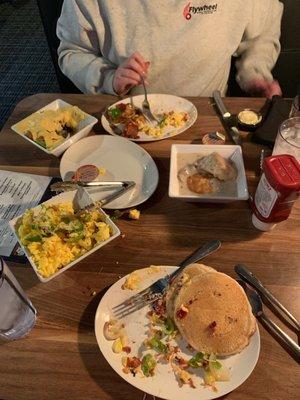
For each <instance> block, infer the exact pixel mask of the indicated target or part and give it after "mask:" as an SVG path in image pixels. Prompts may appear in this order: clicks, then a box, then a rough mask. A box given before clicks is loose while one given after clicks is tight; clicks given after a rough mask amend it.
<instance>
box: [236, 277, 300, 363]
mask: <svg viewBox="0 0 300 400" xmlns="http://www.w3.org/2000/svg"><path fill="white" fill-rule="evenodd" d="M238 283H239V284H240V285H241V286H242V288H243V289H244V291H245V293H246V296H247V297H248V300H249V303H250V305H251V308H252V313H253V315H254V316H255V318H257V319H258V320H260V322H262V323H263V324H264V325H265V326H267V327H268V329H269V330H270V331H271V332H273V334H274V335H275V336H276V337H277V338H279V340H280V341H281V342H283V343H284V345H285V348H287V349H288V350H289V353H290V354H291V355H292V356H293V357H294V358H295V359H296V361H297V362H298V363H299V362H300V347H299V345H298V344H297V343H296V342H295V341H294V340H293V339H292V338H291V337H290V336H289V335H288V334H287V333H285V332H284V331H283V330H282V329H281V328H280V327H279V326H278V325H276V324H275V322H273V321H272V320H271V319H270V318H269V317H268V316H267V315H266V314H265V313H264V310H263V304H262V301H261V298H260V296H259V294H258V293H257V292H256V290H255V289H253V288H252V287H251V286H249V285H248V284H247V283H246V282H245V281H244V280H238Z"/></svg>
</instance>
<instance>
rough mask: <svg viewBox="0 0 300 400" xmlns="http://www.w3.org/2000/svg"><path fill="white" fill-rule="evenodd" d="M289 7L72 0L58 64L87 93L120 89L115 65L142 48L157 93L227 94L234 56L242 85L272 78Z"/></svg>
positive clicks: (227, 0)
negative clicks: (116, 86) (115, 80)
mask: <svg viewBox="0 0 300 400" xmlns="http://www.w3.org/2000/svg"><path fill="white" fill-rule="evenodd" d="M282 10H283V5H282V4H281V3H280V2H279V1H278V0H193V1H192V2H189V1H188V0H65V1H64V5H63V9H62V14H61V16H60V18H59V20H58V25H57V35H58V37H59V39H60V41H61V43H60V46H59V49H58V55H59V65H60V67H61V69H62V71H63V72H64V74H65V75H67V76H68V77H69V78H70V79H71V80H72V81H73V82H74V84H75V85H76V86H77V87H78V88H79V89H80V90H81V91H83V92H85V93H110V94H114V90H113V85H112V82H113V78H114V73H115V71H116V68H117V67H118V66H119V65H120V63H121V62H122V61H124V59H126V58H127V57H129V56H130V55H131V54H132V53H134V52H136V51H138V52H139V53H140V54H141V55H142V56H143V57H144V58H145V60H149V61H150V62H151V65H150V69H149V75H148V81H149V83H150V85H149V91H150V92H156V93H172V94H176V95H180V96H211V94H212V92H213V90H215V89H219V90H220V91H221V92H222V94H223V95H224V94H225V93H226V88H227V80H228V75H229V70H230V62H231V56H232V55H234V54H236V55H238V56H240V58H239V60H238V61H237V69H238V73H237V81H238V83H239V84H240V86H241V87H242V88H246V87H247V83H249V81H250V80H252V79H253V78H255V77H259V78H265V79H267V80H272V79H273V78H272V74H271V70H272V68H273V66H274V64H275V62H276V60H277V57H278V54H279V51H280V44H279V37H280V22H281V15H282ZM141 91H142V90H141V87H137V88H134V89H133V90H132V92H133V93H140V92H141Z"/></svg>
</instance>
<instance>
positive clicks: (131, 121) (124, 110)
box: [106, 103, 189, 139]
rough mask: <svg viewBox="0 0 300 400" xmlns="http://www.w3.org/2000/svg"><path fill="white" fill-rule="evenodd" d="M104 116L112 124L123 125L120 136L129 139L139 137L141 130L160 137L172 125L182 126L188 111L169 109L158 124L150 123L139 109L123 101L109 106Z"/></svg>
mask: <svg viewBox="0 0 300 400" xmlns="http://www.w3.org/2000/svg"><path fill="white" fill-rule="evenodd" d="M106 117H107V118H108V121H109V122H111V123H113V124H121V125H123V129H122V136H124V137H128V138H131V139H139V133H142V132H143V133H145V134H146V135H149V136H152V137H160V136H162V135H163V134H165V133H166V131H167V130H168V129H170V128H172V127H173V128H180V127H182V126H184V125H185V123H186V122H187V121H188V119H189V115H188V113H186V112H184V111H169V112H164V113H163V114H162V121H161V122H160V123H159V124H150V123H149V122H148V121H147V120H146V118H145V116H144V115H143V113H142V111H141V110H140V109H138V108H137V107H135V106H134V105H132V104H125V103H120V104H117V105H116V106H115V107H111V108H109V109H108V111H107V112H106Z"/></svg>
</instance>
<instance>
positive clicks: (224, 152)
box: [169, 144, 249, 203]
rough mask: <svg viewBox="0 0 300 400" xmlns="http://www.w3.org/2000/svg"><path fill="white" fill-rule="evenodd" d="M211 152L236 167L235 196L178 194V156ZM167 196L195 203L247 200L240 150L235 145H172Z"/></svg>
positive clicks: (220, 193) (245, 180) (201, 154)
mask: <svg viewBox="0 0 300 400" xmlns="http://www.w3.org/2000/svg"><path fill="white" fill-rule="evenodd" d="M213 152H217V153H219V154H220V155H221V156H222V157H224V158H227V159H230V160H231V161H232V162H233V163H234V164H235V166H236V169H237V172H238V176H237V179H236V183H237V195H236V196H226V195H224V194H223V193H222V191H221V192H219V193H215V194H214V195H212V194H207V195H206V194H202V195H199V194H196V193H195V194H191V195H182V194H180V192H179V180H178V177H177V175H178V165H177V156H178V154H189V153H199V156H203V155H208V154H211V153H213ZM169 196H170V197H174V198H178V199H181V200H185V201H196V202H205V203H228V202H231V201H237V200H248V198H249V194H248V187H247V179H246V174H245V167H244V162H243V155H242V149H241V147H240V146H236V145H204V144H173V145H172V149H171V165H170V178H169Z"/></svg>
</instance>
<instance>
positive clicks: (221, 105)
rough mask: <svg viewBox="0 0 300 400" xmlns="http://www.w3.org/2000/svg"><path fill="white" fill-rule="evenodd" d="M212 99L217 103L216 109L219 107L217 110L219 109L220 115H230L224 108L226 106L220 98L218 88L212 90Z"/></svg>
mask: <svg viewBox="0 0 300 400" xmlns="http://www.w3.org/2000/svg"><path fill="white" fill-rule="evenodd" d="M213 99H214V101H215V102H216V104H217V106H218V109H219V111H220V113H221V115H222V116H223V117H224V116H225V117H230V115H231V114H230V113H229V112H228V111H227V109H226V107H225V105H224V103H223V100H222V98H221V93H220V91H219V90H215V91H214V92H213ZM227 114H228V115H227Z"/></svg>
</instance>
